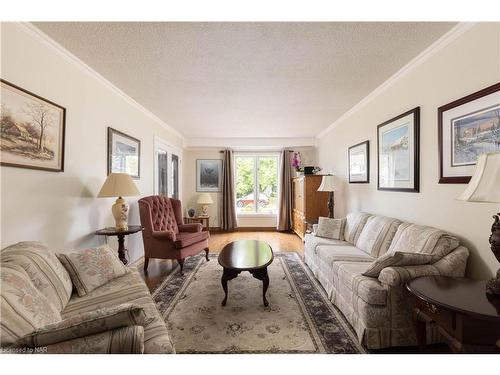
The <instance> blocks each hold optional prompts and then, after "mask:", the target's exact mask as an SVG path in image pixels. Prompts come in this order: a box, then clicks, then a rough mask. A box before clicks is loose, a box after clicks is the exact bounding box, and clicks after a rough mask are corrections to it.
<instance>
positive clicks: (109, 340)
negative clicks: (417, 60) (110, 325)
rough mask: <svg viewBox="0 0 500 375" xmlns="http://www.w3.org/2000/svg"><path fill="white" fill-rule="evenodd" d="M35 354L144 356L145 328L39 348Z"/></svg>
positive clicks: (97, 335) (110, 331) (128, 329)
mask: <svg viewBox="0 0 500 375" xmlns="http://www.w3.org/2000/svg"><path fill="white" fill-rule="evenodd" d="M35 353H47V354H56V353H66V354H142V353H144V327H142V326H128V327H122V328H116V329H112V330H108V331H105V332H101V333H97V334H94V335H88V336H83V337H79V338H76V339H73V340H67V341H62V342H58V343H55V344H51V345H45V346H43V347H38V348H37V350H35Z"/></svg>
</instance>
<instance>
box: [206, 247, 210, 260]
mask: <svg viewBox="0 0 500 375" xmlns="http://www.w3.org/2000/svg"><path fill="white" fill-rule="evenodd" d="M208 251H209V250H208V247H207V248H206V249H205V259H206V260H207V262H208V261H209V260H210V259H208Z"/></svg>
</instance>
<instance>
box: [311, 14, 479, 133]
mask: <svg viewBox="0 0 500 375" xmlns="http://www.w3.org/2000/svg"><path fill="white" fill-rule="evenodd" d="M475 24H476V23H475V22H460V23H459V24H457V25H455V26H454V27H453V28H451V29H450V30H449V31H448V32H447V33H445V34H444V35H443V36H441V37H440V38H439V39H437V40H436V41H435V42H434V43H432V44H431V45H430V46H429V47H427V48H426V49H425V50H423V51H422V52H421V53H419V54H418V55H417V56H416V57H414V58H413V59H412V60H411V61H410V62H409V63H407V64H406V65H405V66H403V67H402V68H401V69H399V70H398V71H397V72H396V73H395V74H393V75H392V76H391V77H389V79H387V80H386V81H385V82H384V83H382V84H381V85H380V86H378V87H377V88H376V89H375V90H373V91H372V92H371V93H369V94H368V95H367V96H365V97H364V98H363V99H361V101H359V102H358V103H357V104H356V105H354V107H352V108H351V109H349V110H348V111H347V112H345V113H344V114H343V115H342V116H340V117H339V118H338V119H337V120H335V122H333V123H332V124H331V125H330V126H328V127H327V128H326V129H324V130H322V131H321V132H320V133H318V135H316V139H318V140H319V139H320V138H322V137H324V136H325V135H326V134H327V133H329V132H330V131H332V130H333V129H334V128H336V127H337V126H339V125H340V124H341V123H342V121H344V120H346V119H347V118H349V117H350V116H352V115H353V114H354V113H356V112H357V111H359V110H360V109H361V108H363V107H364V106H365V105H367V104H368V103H370V102H371V101H372V100H374V99H375V98H376V97H377V96H379V95H380V94H382V93H383V92H384V91H386V90H387V89H389V88H390V87H391V86H392V85H394V84H395V83H396V82H397V81H398V80H400V79H401V78H403V77H404V76H406V75H407V74H409V73H410V72H411V71H413V70H414V69H416V68H417V67H418V66H419V65H421V64H423V63H424V62H425V61H427V60H428V59H429V58H431V57H432V56H433V55H435V54H436V53H438V52H439V51H440V50H442V49H443V48H445V47H446V46H448V45H449V44H451V43H452V42H453V41H454V40H456V39H457V38H458V37H459V36H461V35H462V34H464V33H465V32H466V31H468V30H470V29H471V28H472V27H473V26H474V25H475Z"/></svg>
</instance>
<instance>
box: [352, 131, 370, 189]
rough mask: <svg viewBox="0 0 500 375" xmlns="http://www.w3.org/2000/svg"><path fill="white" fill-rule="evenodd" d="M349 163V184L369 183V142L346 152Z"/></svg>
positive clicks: (357, 145) (359, 144) (356, 145)
mask: <svg viewBox="0 0 500 375" xmlns="http://www.w3.org/2000/svg"><path fill="white" fill-rule="evenodd" d="M347 159H348V163H349V183H350V184H367V183H370V141H369V140H367V141H364V142H361V143H358V144H355V145H354V146H351V147H349V148H348V150H347Z"/></svg>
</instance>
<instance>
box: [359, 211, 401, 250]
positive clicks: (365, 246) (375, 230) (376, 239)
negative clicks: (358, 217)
mask: <svg viewBox="0 0 500 375" xmlns="http://www.w3.org/2000/svg"><path fill="white" fill-rule="evenodd" d="M400 224H401V221H400V220H398V219H393V218H390V217H384V216H370V217H369V218H368V220H367V221H366V224H365V226H364V227H363V230H362V231H361V234H360V235H359V238H358V240H357V241H356V247H358V248H360V249H361V250H363V251H364V252H366V253H368V254H370V255H371V256H373V257H375V258H378V257H379V256H381V255H384V254H385V253H386V252H387V250H388V249H389V246H390V245H391V242H392V239H393V238H394V235H395V234H396V231H397V230H398V226H399V225H400Z"/></svg>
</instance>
